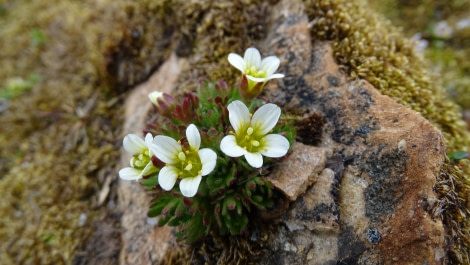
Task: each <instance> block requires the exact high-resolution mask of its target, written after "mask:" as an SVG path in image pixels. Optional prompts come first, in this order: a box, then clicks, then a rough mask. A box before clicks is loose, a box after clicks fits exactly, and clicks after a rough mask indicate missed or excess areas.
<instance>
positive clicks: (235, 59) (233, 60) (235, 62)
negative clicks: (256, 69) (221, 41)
mask: <svg viewBox="0 0 470 265" xmlns="http://www.w3.org/2000/svg"><path fill="white" fill-rule="evenodd" d="M228 62H229V63H230V64H231V65H232V66H233V67H235V68H237V69H238V70H240V71H241V72H242V73H245V70H246V63H245V60H243V58H242V57H241V56H240V55H238V54H236V53H230V54H229V55H228Z"/></svg>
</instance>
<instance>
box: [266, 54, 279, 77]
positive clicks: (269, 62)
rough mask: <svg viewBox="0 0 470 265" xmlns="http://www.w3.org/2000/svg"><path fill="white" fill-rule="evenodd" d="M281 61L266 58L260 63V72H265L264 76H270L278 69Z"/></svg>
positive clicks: (274, 58) (274, 57) (270, 57)
mask: <svg viewBox="0 0 470 265" xmlns="http://www.w3.org/2000/svg"><path fill="white" fill-rule="evenodd" d="M280 63H281V61H280V60H279V58H277V57H276V56H268V57H266V58H264V59H263V61H261V70H264V71H266V76H270V75H272V74H273V73H274V72H276V70H277V68H279V64H280Z"/></svg>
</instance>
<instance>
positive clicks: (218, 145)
mask: <svg viewBox="0 0 470 265" xmlns="http://www.w3.org/2000/svg"><path fill="white" fill-rule="evenodd" d="M228 60H229V62H230V63H232V64H233V65H234V66H235V67H236V68H238V69H239V70H241V71H242V73H243V75H242V81H241V82H240V85H239V86H238V89H236V88H230V87H228V86H227V84H226V83H225V82H223V81H220V82H218V83H207V84H206V86H202V87H201V88H200V89H199V91H198V93H197V94H192V93H189V94H186V95H185V96H184V97H183V98H182V99H178V98H173V97H171V96H170V95H167V94H164V93H161V92H152V93H151V94H149V99H150V100H151V102H152V103H153V105H154V107H155V109H156V111H157V112H158V113H159V114H160V115H159V116H156V117H157V118H156V120H154V121H152V122H151V125H150V128H149V130H147V131H146V134H145V139H144V140H143V139H141V138H139V137H138V136H136V135H134V134H129V135H127V136H126V137H125V138H124V141H123V145H124V149H125V150H126V151H127V152H129V153H131V154H132V159H131V161H130V167H127V168H124V169H121V170H120V171H119V175H120V177H121V178H122V179H125V180H139V181H140V182H141V183H142V184H143V185H144V186H145V187H147V190H148V191H149V192H150V193H151V194H153V199H152V204H151V206H150V210H149V216H160V218H159V224H160V225H164V224H169V225H172V226H176V225H182V226H183V229H182V230H181V231H180V232H179V234H178V237H179V238H181V239H183V238H186V239H187V240H188V241H194V240H195V239H197V238H198V237H200V236H202V235H203V234H205V233H208V232H209V231H216V232H218V233H219V234H224V233H226V232H229V233H231V234H238V233H240V232H241V231H242V230H243V229H244V228H245V227H246V226H247V224H248V213H249V212H251V211H252V210H253V208H257V209H260V210H266V209H267V208H269V207H271V206H272V205H273V199H272V196H273V194H272V191H271V185H270V183H269V180H268V179H267V175H268V174H267V173H268V170H269V169H270V168H271V167H272V165H273V161H274V160H273V158H280V157H283V156H285V155H286V154H287V153H288V151H289V149H290V146H291V144H292V142H293V138H294V135H295V130H294V129H293V127H292V126H291V125H290V124H287V123H285V122H280V121H279V119H280V117H281V109H280V108H279V107H278V106H276V105H275V104H272V103H267V104H263V103H262V102H261V101H259V100H257V99H255V98H254V96H256V95H257V94H259V93H260V91H261V89H262V88H263V86H264V85H265V83H266V82H267V81H268V80H269V79H272V78H280V77H283V75H282V74H273V73H274V72H275V71H276V69H277V68H278V66H279V59H278V58H277V57H274V56H270V57H267V58H265V59H264V60H261V57H260V54H259V52H258V50H256V49H255V48H249V49H248V50H247V51H246V52H245V58H244V59H242V58H241V57H240V56H239V55H236V54H230V55H229V56H228ZM183 134H184V136H183ZM154 135H155V136H154ZM242 156H243V157H244V159H242V158H239V157H242ZM177 183H179V184H178V185H176V184H177Z"/></svg>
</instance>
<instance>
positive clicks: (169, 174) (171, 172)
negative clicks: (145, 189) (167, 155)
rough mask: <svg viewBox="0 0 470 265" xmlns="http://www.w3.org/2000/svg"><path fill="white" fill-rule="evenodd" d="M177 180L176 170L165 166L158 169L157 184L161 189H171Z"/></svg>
mask: <svg viewBox="0 0 470 265" xmlns="http://www.w3.org/2000/svg"><path fill="white" fill-rule="evenodd" d="M177 178H178V169H177V168H175V167H172V166H166V167H163V168H162V169H160V173H158V184H160V187H162V189H164V190H166V191H168V190H171V189H173V187H174V186H175V183H176V179H177Z"/></svg>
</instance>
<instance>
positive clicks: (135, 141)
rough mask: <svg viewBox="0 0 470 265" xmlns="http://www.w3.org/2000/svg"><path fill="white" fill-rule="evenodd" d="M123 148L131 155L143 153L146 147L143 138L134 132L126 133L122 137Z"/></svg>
mask: <svg viewBox="0 0 470 265" xmlns="http://www.w3.org/2000/svg"><path fill="white" fill-rule="evenodd" d="M122 145H123V146H124V150H126V151H127V152H128V153H131V154H133V155H135V154H140V153H143V152H144V150H145V149H146V148H147V146H146V145H145V142H144V140H142V138H140V137H139V136H137V135H135V134H128V135H126V136H125V137H124V140H123V141H122Z"/></svg>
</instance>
